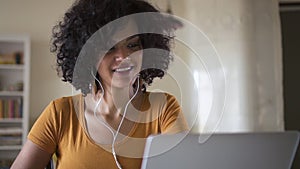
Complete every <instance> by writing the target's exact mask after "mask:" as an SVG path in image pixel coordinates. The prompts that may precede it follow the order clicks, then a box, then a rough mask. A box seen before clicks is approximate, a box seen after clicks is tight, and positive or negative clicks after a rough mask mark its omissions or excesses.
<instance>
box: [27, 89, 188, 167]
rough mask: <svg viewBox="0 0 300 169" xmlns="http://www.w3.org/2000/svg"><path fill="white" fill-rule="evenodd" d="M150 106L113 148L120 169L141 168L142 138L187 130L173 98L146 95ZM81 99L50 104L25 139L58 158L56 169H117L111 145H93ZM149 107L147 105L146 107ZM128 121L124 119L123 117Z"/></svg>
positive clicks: (169, 96)
mask: <svg viewBox="0 0 300 169" xmlns="http://www.w3.org/2000/svg"><path fill="white" fill-rule="evenodd" d="M146 95H147V98H148V100H149V103H150V106H148V107H147V109H145V110H141V111H140V112H139V113H140V114H139V115H141V116H140V117H139V118H138V119H139V121H138V122H135V123H134V126H133V128H132V129H131V131H130V132H129V134H128V136H127V137H125V138H124V139H122V140H121V141H118V142H117V143H116V145H115V149H116V153H117V154H118V161H119V162H120V164H121V166H122V168H123V169H135V168H140V167H141V162H142V154H143V148H144V143H145V138H147V137H148V136H149V135H151V134H159V133H176V132H181V131H186V130H188V127H187V124H186V121H185V118H184V116H183V114H182V112H181V108H180V106H179V104H178V102H177V101H176V99H175V97H174V96H172V95H169V94H165V93H146ZM83 100H84V98H83V96H82V95H76V96H70V97H63V98H60V99H57V100H54V101H52V102H51V103H50V104H49V105H48V106H47V107H46V108H45V110H44V111H43V113H42V114H41V116H40V117H39V118H38V120H37V121H36V122H35V124H34V125H33V127H32V129H31V131H30V133H29V135H28V139H29V140H31V141H32V142H33V143H35V144H37V145H38V146H39V147H40V148H41V149H43V150H45V151H47V152H49V153H51V154H53V153H55V154H56V156H57V169H102V168H103V169H114V168H117V166H116V163H115V160H114V157H113V155H112V153H111V152H110V150H111V145H100V144H98V143H96V142H95V141H94V140H93V139H92V138H91V137H90V135H89V132H88V130H86V125H85V118H84V115H83V114H84V113H80V112H84V111H80V110H82V109H83V106H82V105H83ZM148 105H149V104H148ZM126 118H127V117H126Z"/></svg>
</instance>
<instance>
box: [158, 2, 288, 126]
mask: <svg viewBox="0 0 300 169" xmlns="http://www.w3.org/2000/svg"><path fill="white" fill-rule="evenodd" d="M152 2H153V3H156V4H158V6H159V7H160V8H162V9H164V8H166V6H167V5H166V2H167V1H155V0H152ZM170 2H171V7H172V9H173V13H174V15H177V16H179V17H182V18H185V19H187V20H189V21H190V22H192V23H193V24H194V25H196V26H197V27H198V28H199V29H200V30H202V31H203V32H204V33H205V35H206V36H207V37H208V38H209V39H210V41H211V42H212V44H213V45H214V47H215V48H216V50H217V52H218V54H219V58H220V62H221V63H222V65H223V66H222V70H224V72H225V79H226V86H225V90H226V100H225V107H224V112H223V113H222V114H216V115H211V114H210V113H211V112H210V110H211V108H212V107H211V104H210V103H211V101H210V100H209V99H205V98H211V94H210V93H213V89H211V88H210V87H209V86H210V85H209V82H206V81H205V79H206V78H204V80H201V76H199V77H200V78H199V84H202V85H199V86H200V91H201V92H200V93H201V97H200V100H199V101H202V102H200V103H199V104H200V107H201V108H200V110H201V111H199V112H198V113H199V114H198V120H197V122H196V123H195V124H194V128H193V130H194V131H195V132H214V131H217V132H249V131H250V132H252V131H281V130H284V122H283V121H284V120H283V94H282V52H281V50H282V49H281V32H280V20H279V19H280V18H279V8H278V1H277V0H263V1H262V0H185V1H182V0H171V1H170ZM186 36H188V37H189V38H190V40H192V41H194V42H197V40H198V39H196V38H195V37H196V36H195V35H193V34H192V33H190V34H187V35H186ZM201 45H202V44H201V43H200V42H199V48H201ZM202 47H203V45H202ZM185 54H186V55H188V54H189V53H188V52H186V53H185ZM185 57H186V58H187V59H186V61H187V63H188V64H193V63H191V62H192V61H190V62H189V61H188V60H189V59H188V58H189V56H185ZM199 66H200V67H201V65H199ZM198 73H200V74H201V73H202V74H207V72H205V71H203V72H198ZM204 77H205V76H204ZM201 98H202V100H201ZM203 98H204V99H203ZM213 99H214V98H213ZM182 100H193V98H190V97H183V98H182ZM185 111H187V113H190V112H191V111H194V110H185ZM220 115H221V116H220ZM187 117H188V118H193V117H189V115H188V114H187ZM189 120H190V121H192V119H189Z"/></svg>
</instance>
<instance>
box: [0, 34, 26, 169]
mask: <svg viewBox="0 0 300 169" xmlns="http://www.w3.org/2000/svg"><path fill="white" fill-rule="evenodd" d="M29 71H30V38H29V36H27V35H1V34H0V168H9V167H10V165H11V163H12V162H13V160H14V158H15V157H16V156H17V154H18V153H19V151H20V150H21V148H22V145H23V144H24V143H25V141H26V137H27V133H28V126H29V82H30V78H29V73H30V72H29Z"/></svg>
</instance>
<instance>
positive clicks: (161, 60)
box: [51, 0, 181, 95]
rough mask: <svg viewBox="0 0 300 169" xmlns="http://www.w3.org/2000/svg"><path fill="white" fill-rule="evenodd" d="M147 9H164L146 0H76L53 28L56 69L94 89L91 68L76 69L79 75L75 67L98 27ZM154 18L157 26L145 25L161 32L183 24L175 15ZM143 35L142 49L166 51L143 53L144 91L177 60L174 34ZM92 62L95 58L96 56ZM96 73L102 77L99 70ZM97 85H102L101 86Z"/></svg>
mask: <svg viewBox="0 0 300 169" xmlns="http://www.w3.org/2000/svg"><path fill="white" fill-rule="evenodd" d="M145 12H156V13H160V12H159V11H158V10H157V9H156V8H154V7H153V6H152V5H151V4H149V3H148V2H145V1H142V0H78V1H76V2H75V3H74V4H73V6H72V7H71V8H70V9H69V10H68V11H67V12H66V13H65V15H64V17H63V19H62V21H60V22H59V23H58V24H57V25H56V26H54V28H53V35H52V41H51V42H52V46H51V52H53V53H56V64H57V68H56V69H57V72H58V75H60V76H61V78H62V81H64V82H69V83H71V84H72V85H73V86H74V87H75V88H76V89H77V90H79V89H80V90H81V92H82V93H83V94H84V95H86V94H87V93H89V92H91V91H90V90H91V89H90V87H89V85H90V84H91V83H94V82H95V79H94V78H93V76H91V73H89V72H91V70H90V69H88V68H87V69H86V70H84V69H80V72H76V77H75V75H74V74H75V73H74V71H75V70H74V68H75V65H76V62H78V56H79V55H80V52H81V50H82V48H83V47H84V45H85V44H86V43H87V41H88V40H89V39H90V38H91V37H92V35H93V34H94V33H96V32H97V30H99V29H100V28H102V27H103V26H105V25H106V24H108V23H110V22H111V21H114V20H116V19H118V18H121V17H123V16H128V15H131V14H137V13H145ZM147 19H151V18H147ZM153 22H155V23H156V24H155V26H154V27H153V24H152V25H144V26H143V27H144V28H145V27H149V26H152V27H153V29H158V30H159V32H168V31H172V30H175V29H176V27H177V26H178V25H180V24H181V23H180V22H179V21H178V20H176V19H174V18H170V17H169V18H166V17H163V16H162V17H160V18H152V23H153ZM143 27H141V26H139V27H138V29H139V30H142V29H144V28H143ZM116 29H117V28H115V29H112V31H116ZM139 37H140V40H141V45H142V49H147V48H155V49H162V51H165V52H152V53H151V52H150V53H147V54H144V55H143V63H142V71H141V72H140V78H141V79H142V80H143V82H144V83H143V84H142V91H146V85H150V84H151V83H152V82H153V79H154V78H156V77H159V78H162V77H163V76H164V74H165V71H166V70H167V69H168V66H169V64H170V62H171V61H172V60H173V56H172V55H171V54H170V45H171V41H172V39H173V37H172V36H168V35H163V34H157V33H144V34H139ZM91 62H94V60H92V61H91ZM94 63H95V62H94ZM90 64H93V63H90ZM84 66H89V65H84ZM87 75H88V76H87ZM96 76H97V78H99V79H101V77H99V75H98V74H97V75H96ZM96 84H97V83H96ZM97 87H98V89H99V86H97ZM133 87H135V85H134V86H133Z"/></svg>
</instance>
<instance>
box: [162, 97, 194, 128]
mask: <svg viewBox="0 0 300 169" xmlns="http://www.w3.org/2000/svg"><path fill="white" fill-rule="evenodd" d="M166 96H167V101H166V104H165V105H164V109H163V113H162V114H161V117H160V126H161V132H162V133H170V134H173V133H179V132H183V131H187V130H188V129H189V128H188V125H187V122H186V119H185V117H184V115H183V113H182V109H181V107H180V105H179V103H178V101H177V100H176V98H175V97H174V96H172V95H170V94H166Z"/></svg>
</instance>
